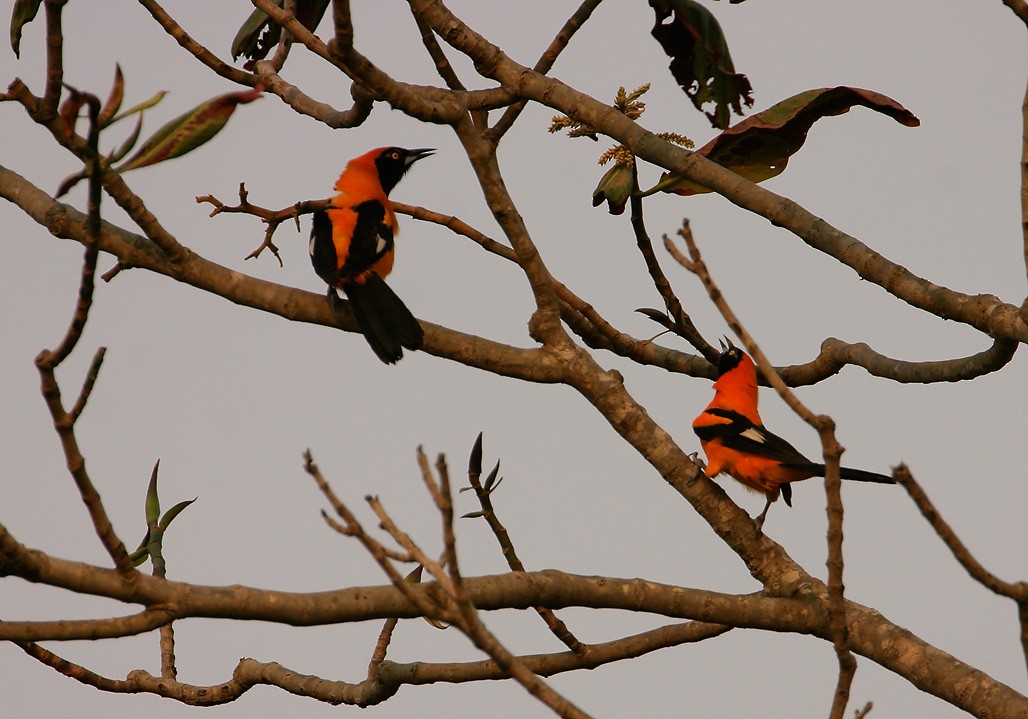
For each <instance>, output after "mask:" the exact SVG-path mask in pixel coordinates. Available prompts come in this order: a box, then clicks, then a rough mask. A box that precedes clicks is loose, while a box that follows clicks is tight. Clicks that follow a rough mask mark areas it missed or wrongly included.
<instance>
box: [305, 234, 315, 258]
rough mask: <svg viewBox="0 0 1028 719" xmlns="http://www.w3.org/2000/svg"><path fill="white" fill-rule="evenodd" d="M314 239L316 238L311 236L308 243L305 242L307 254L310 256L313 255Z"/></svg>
mask: <svg viewBox="0 0 1028 719" xmlns="http://www.w3.org/2000/svg"><path fill="white" fill-rule="evenodd" d="M315 239H316V238H314V237H311V241H310V242H309V243H307V253H308V254H309V255H310V256H311V257H314V241H315Z"/></svg>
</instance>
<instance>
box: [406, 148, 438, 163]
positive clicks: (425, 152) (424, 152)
mask: <svg viewBox="0 0 1028 719" xmlns="http://www.w3.org/2000/svg"><path fill="white" fill-rule="evenodd" d="M434 152H435V148H434V147H422V148H419V149H417V150H406V156H405V157H404V158H403V166H404V167H410V166H411V165H413V164H414V163H415V162H417V161H418V160H420V159H422V158H425V157H428V156H429V155H431V154H432V153H434Z"/></svg>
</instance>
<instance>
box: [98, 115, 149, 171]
mask: <svg viewBox="0 0 1028 719" xmlns="http://www.w3.org/2000/svg"><path fill="white" fill-rule="evenodd" d="M142 131H143V113H139V115H137V116H136V127H135V128H134V129H133V130H132V132H131V134H129V136H128V137H126V138H125V141H124V142H122V143H121V144H120V145H119V146H118V147H117V148H116V149H115V150H114V151H113V152H112V153H111V154H110V155H108V156H107V162H108V163H114V162H119V161H120V160H121V158H123V157H125V155H127V154H128V153H129V151H130V150H131V149H132V148H133V147H135V146H136V142H138V141H139V133H140V132H142Z"/></svg>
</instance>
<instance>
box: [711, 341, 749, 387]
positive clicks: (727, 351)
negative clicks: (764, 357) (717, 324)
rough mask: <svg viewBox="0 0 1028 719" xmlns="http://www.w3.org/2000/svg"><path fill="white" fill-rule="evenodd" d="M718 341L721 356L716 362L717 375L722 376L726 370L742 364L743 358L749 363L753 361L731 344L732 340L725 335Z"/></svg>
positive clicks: (728, 370)
mask: <svg viewBox="0 0 1028 719" xmlns="http://www.w3.org/2000/svg"><path fill="white" fill-rule="evenodd" d="M718 342H719V343H720V344H721V358H720V359H719V360H718V362H717V376H718V377H723V376H724V375H725V374H726V373H727V372H730V371H731V370H733V369H735V368H736V367H738V366H739V365H740V364H742V363H743V361H744V360H745V361H746V362H749V363H750V364H752V363H753V360H751V359H750V358H749V357H748V356H747V355H746V353H745V352H743V351H742V350H741V349H739V348H738V347H736V346H735V345H733V344H732V340H730V339H728V338H727V337H725V338H724V339H722V340H718Z"/></svg>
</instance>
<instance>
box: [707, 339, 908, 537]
mask: <svg viewBox="0 0 1028 719" xmlns="http://www.w3.org/2000/svg"><path fill="white" fill-rule="evenodd" d="M721 350H722V351H721V359H720V360H719V361H718V366H717V374H718V377H717V381H716V382H714V399H713V400H711V402H710V404H708V405H707V408H706V409H705V410H703V412H701V413H700V416H699V417H697V418H696V419H695V420H693V423H692V428H693V431H694V432H695V433H696V436H697V437H699V438H700V445H701V446H702V447H703V452H704V454H706V455H707V466H706V468H705V469H704V473H705V474H706V475H707V476H708V477H711V478H713V477H716V476H717V475H719V474H721V473H722V472H724V473H725V474H727V475H729V476H731V477H734V478H735V479H737V480H738V481H739V482H741V483H742V484H743V485H745V486H746V487H748V488H749V489H752V490H754V491H757V492H763V493H764V495H765V496H766V497H767V504H765V505H764V511H762V512H761V513H760V515H758V516H757V518H756V522H757V525H758V526H761V525H763V523H764V517H765V516H767V510H768V509H769V508H770V507H771V503H772V502H774V501H775V500H777V499H778V496H779V494H780V495H781V496H782V498H783V499H785V503H786V504H787V505H788V506H790V507H791V506H792V487H791V486H790V484H791V483H792V482H798V481H800V480H801V479H807V478H809V477H823V476H824V475H825V466H824V465H823V464H818V463H817V462H811V461H810V460H809V459H807V458H806V457H804V456H803V455H802V454H801V453H800V451H799V450H798V449H796V448H795V447H793V446H792V445H791V444H789V443H788V442H786V441H785V440H784V439H782V438H781V437H779V436H778V435H776V434H773V433H772V432H770V431H768V430H767V429H766V428H765V427H764V423H763V422H761V420H760V415H759V414H758V413H757V368H756V366H755V365H754V364H753V360H751V359H750V357H749V355H747V354H746V353H745V352H743V351H742V350H741V349H739V348H738V347H736V346H734V345H733V344H732V343H731V342H728V344H727V345H725V343H724V342H722V343H721ZM839 475H840V476H841V477H842V478H843V479H852V480H856V481H858V482H878V483H880V484H895V483H896V481H895V480H894V479H893V478H892V477H889V476H887V475H884V474H878V473H876V472H865V471H864V470H862V469H850V468H849V467H840V469H839Z"/></svg>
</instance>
